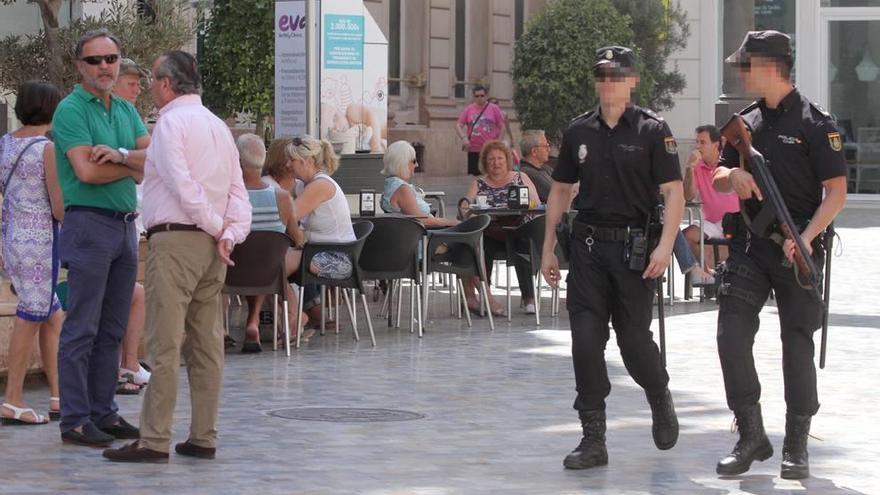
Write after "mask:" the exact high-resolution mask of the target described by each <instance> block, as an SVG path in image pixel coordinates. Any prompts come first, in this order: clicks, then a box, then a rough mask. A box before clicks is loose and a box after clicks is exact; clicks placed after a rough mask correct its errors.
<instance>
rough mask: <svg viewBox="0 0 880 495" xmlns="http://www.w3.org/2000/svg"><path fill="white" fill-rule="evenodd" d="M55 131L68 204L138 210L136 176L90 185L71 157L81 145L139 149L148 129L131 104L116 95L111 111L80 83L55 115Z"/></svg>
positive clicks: (56, 158)
mask: <svg viewBox="0 0 880 495" xmlns="http://www.w3.org/2000/svg"><path fill="white" fill-rule="evenodd" d="M52 134H53V136H54V141H55V161H56V166H57V168H58V180H59V182H60V183H61V192H63V193H64V206H65V207H68V206H93V207H97V208H106V209H108V210H114V211H122V212H128V211H135V209H136V208H137V193H136V192H135V183H134V179H132V178H131V177H126V178H124V179H120V180H117V181H114V182H109V183H107V184H86V183H85V182H82V181H80V180H79V178H77V176H76V173H74V170H73V166H72V165H71V164H70V159H69V158H68V157H67V152H68V151H69V150H70V149H72V148H75V147H77V146H95V145H98V144H104V145H107V146H109V147H111V148H113V149H117V148H126V149H135V146H136V141H137V139H138V138H139V137H141V136H145V135H146V134H147V128H146V127H144V123H143V122H142V121H141V117H140V115H138V112H137V110H136V109H135V108H134V106H133V105H132V104H131V103H129V102H127V101H125V100H123V99H122V98H119V97H116V96H112V97H111V101H110V109H109V110H108V109H107V108H106V107H105V106H104V102H103V101H102V100H101V98H99V97H97V96H95V95H93V94H91V93H89V92H88V91H86V90H85V89H83V88H82V86H80V85H79V84H77V85H76V86H74V88H73V91H72V92H71V93H70V94H69V95H67V97H66V98H64V99H63V100H61V103H59V104H58V108H57V109H56V110H55V115H54V117H53V118H52Z"/></svg>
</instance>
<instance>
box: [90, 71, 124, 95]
mask: <svg viewBox="0 0 880 495" xmlns="http://www.w3.org/2000/svg"><path fill="white" fill-rule="evenodd" d="M105 76H109V77H105ZM83 82H85V83H86V84H87V85H89V86H91V87H93V88H95V89H98V90H100V91H101V92H103V93H109V92H110V91H111V90H112V89H113V86H115V85H116V75H115V74H113V73H111V72H102V73H99V74H97V75H96V76H94V77H93V76H89V75H85V74H83Z"/></svg>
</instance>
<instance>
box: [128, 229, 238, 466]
mask: <svg viewBox="0 0 880 495" xmlns="http://www.w3.org/2000/svg"><path fill="white" fill-rule="evenodd" d="M225 278H226V265H224V264H223V263H222V262H221V261H220V258H219V257H218V255H217V243H216V242H215V241H214V239H212V238H211V237H210V236H209V235H208V234H206V233H204V232H186V231H184V232H178V231H172V232H160V233H157V234H154V235H153V236H151V237H150V240H149V251H148V252H147V261H146V274H145V279H144V287H145V289H146V297H147V303H146V306H147V318H146V328H145V332H144V334H145V343H146V351H147V362H148V363H149V365H150V366H151V367H152V376H151V377H150V384H149V385H148V386H147V387H146V394H145V396H144V402H143V406H142V409H141V423H140V429H141V440H140V445H141V446H142V447H146V448H148V449H152V450H157V451H160V452H168V450H169V446H170V444H171V425H172V422H173V417H174V406H175V403H176V401H177V382H178V379H179V373H180V355H181V351H182V352H183V357H184V359H185V361H186V371H187V376H188V377H189V388H190V397H191V400H192V423H191V424H190V433H189V441H190V442H192V443H193V444H195V445H198V446H199V447H209V448H210V447H215V446H216V440H217V408H218V405H219V398H220V385H221V382H222V380H223V359H224V354H223V353H224V346H223V326H222V324H221V321H220V290H221V289H222V288H223V283H224V280H225ZM184 336H185V337H186V338H185V339H184Z"/></svg>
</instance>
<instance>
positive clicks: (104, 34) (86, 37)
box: [73, 28, 122, 60]
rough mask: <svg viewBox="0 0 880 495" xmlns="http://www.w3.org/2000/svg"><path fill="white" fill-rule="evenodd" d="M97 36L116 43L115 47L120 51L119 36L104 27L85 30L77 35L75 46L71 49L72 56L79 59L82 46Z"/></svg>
mask: <svg viewBox="0 0 880 495" xmlns="http://www.w3.org/2000/svg"><path fill="white" fill-rule="evenodd" d="M98 38H107V39H108V40H110V41H112V42H113V43H115V44H116V48H119V50H120V51H122V45H121V44H120V43H119V38H117V37H116V35H115V34H113V33H111V32H110V31H108V30H107V29H106V28H101V29H95V30H92V31H87V32H86V33H84V34H83V35H82V36H80V37H79V40H77V42H76V48H74V50H73V56H74V57H75V58H76V59H77V60H79V58H80V57H82V51H83V46H85V44H86V43H88V42H89V41H92V40H96V39H98Z"/></svg>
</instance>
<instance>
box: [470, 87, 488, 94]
mask: <svg viewBox="0 0 880 495" xmlns="http://www.w3.org/2000/svg"><path fill="white" fill-rule="evenodd" d="M477 91H482V92H484V93H486V95H488V94H489V90H488V89H487V88H486V86H483V85H482V84H477V85H476V86H474V89H472V90H471V94H474V93H476V92H477Z"/></svg>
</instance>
